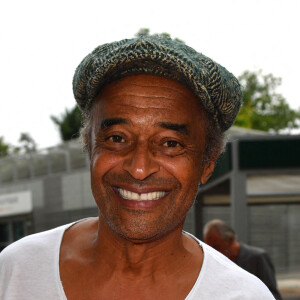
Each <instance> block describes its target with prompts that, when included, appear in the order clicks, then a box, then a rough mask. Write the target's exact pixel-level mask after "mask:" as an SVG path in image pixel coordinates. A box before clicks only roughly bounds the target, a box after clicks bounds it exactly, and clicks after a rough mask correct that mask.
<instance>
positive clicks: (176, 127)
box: [157, 122, 189, 134]
mask: <svg viewBox="0 0 300 300" xmlns="http://www.w3.org/2000/svg"><path fill="white" fill-rule="evenodd" d="M157 125H158V126H160V127H162V128H166V129H170V130H173V131H177V132H179V133H184V134H188V133H189V131H188V129H187V126H186V125H185V124H177V123H168V122H159V123H158V124H157Z"/></svg>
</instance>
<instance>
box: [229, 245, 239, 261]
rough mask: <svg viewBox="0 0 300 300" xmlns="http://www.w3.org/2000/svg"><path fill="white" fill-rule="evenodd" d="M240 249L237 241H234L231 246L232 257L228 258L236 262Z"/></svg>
mask: <svg viewBox="0 0 300 300" xmlns="http://www.w3.org/2000/svg"><path fill="white" fill-rule="evenodd" d="M240 248H241V243H239V242H238V241H234V243H233V245H232V248H231V250H232V252H231V254H232V257H231V258H230V259H231V260H232V261H236V260H237V258H238V256H239V253H240Z"/></svg>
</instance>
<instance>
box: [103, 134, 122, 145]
mask: <svg viewBox="0 0 300 300" xmlns="http://www.w3.org/2000/svg"><path fill="white" fill-rule="evenodd" d="M106 140H107V141H109V142H112V143H117V144H119V143H124V142H125V140H124V138H122V137H121V136H120V135H112V136H110V137H108V138H107V139H106Z"/></svg>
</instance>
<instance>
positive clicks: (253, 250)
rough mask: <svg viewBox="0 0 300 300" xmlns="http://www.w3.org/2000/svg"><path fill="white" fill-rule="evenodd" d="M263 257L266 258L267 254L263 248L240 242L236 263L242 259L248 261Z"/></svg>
mask: <svg viewBox="0 0 300 300" xmlns="http://www.w3.org/2000/svg"><path fill="white" fill-rule="evenodd" d="M264 258H268V254H267V252H266V251H265V250H264V249H262V248H259V247H255V246H250V245H247V244H244V243H241V247H240V252H239V256H238V258H237V264H239V262H242V261H248V262H249V261H252V260H261V259H264Z"/></svg>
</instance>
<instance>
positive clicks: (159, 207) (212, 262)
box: [0, 35, 273, 300]
mask: <svg viewBox="0 0 300 300" xmlns="http://www.w3.org/2000/svg"><path fill="white" fill-rule="evenodd" d="M73 87H74V95H75V98H76V100H77V102H78V104H79V106H80V107H81V109H82V110H83V112H84V118H85V121H84V126H83V130H82V136H83V140H84V143H85V146H86V149H87V151H88V153H89V156H90V172H91V187H92V192H93V195H94V198H95V201H96V203H97V205H98V207H99V217H98V218H90V219H85V220H80V221H77V222H74V223H72V224H67V225H65V226H62V227H59V228H56V229H53V230H51V231H48V232H44V233H40V234H36V235H32V236H29V237H26V238H24V239H22V240H20V241H18V242H17V243H15V244H13V245H11V246H9V247H8V248H6V249H5V250H4V251H3V253H2V254H1V258H0V267H1V268H0V280H1V283H0V285H1V289H0V296H1V297H0V298H1V299H190V300H191V299H209V300H211V299H218V300H219V299H225V300H226V299H273V297H272V295H271V294H270V293H269V291H268V289H267V288H266V287H265V286H264V285H263V284H262V282H261V281H259V280H258V279H257V278H256V277H254V276H252V275H250V274H248V273H247V272H245V271H243V270H242V269H240V268H239V267H237V266H236V265H235V264H233V263H232V262H230V261H229V260H228V259H227V258H225V257H224V256H223V255H221V254H219V253H218V252H217V251H215V250H214V249H212V248H210V247H209V246H207V245H205V244H204V243H202V242H201V241H199V240H197V239H196V238H195V237H193V236H192V235H190V234H188V233H185V232H183V231H182V228H183V224H184V221H185V217H186V214H187V212H188V210H189V209H190V207H191V206H192V204H193V201H194V199H195V196H196V193H197V189H198V186H199V184H203V183H205V182H206V181H207V179H208V178H209V177H210V175H211V173H212V171H213V169H214V165H215V161H216V159H217V157H218V156H219V154H220V153H221V151H222V149H223V134H224V131H225V130H226V129H228V128H229V127H230V126H231V124H232V123H233V121H234V119H235V116H236V114H237V112H238V110H239V107H240V97H241V94H240V88H239V84H238V82H237V80H236V79H235V77H234V76H233V75H232V74H230V73H229V72H228V71H227V70H226V69H225V68H223V67H222V66H220V65H218V64H217V63H215V62H214V61H212V60H211V59H209V58H207V57H205V56H203V55H202V54H199V53H197V52H196V51H194V50H193V49H191V48H189V47H188V46H186V45H184V44H183V43H180V42H176V41H173V40H171V39H166V38H164V37H161V36H157V35H156V36H143V37H139V38H136V39H131V40H123V41H120V42H115V43H112V44H106V45H102V46H99V47H98V48H96V49H95V50H94V51H93V52H92V53H91V54H89V55H88V56H87V57H86V58H85V59H84V60H83V61H82V62H81V64H80V65H79V67H78V68H77V70H76V72H75V76H74V80H73Z"/></svg>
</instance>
